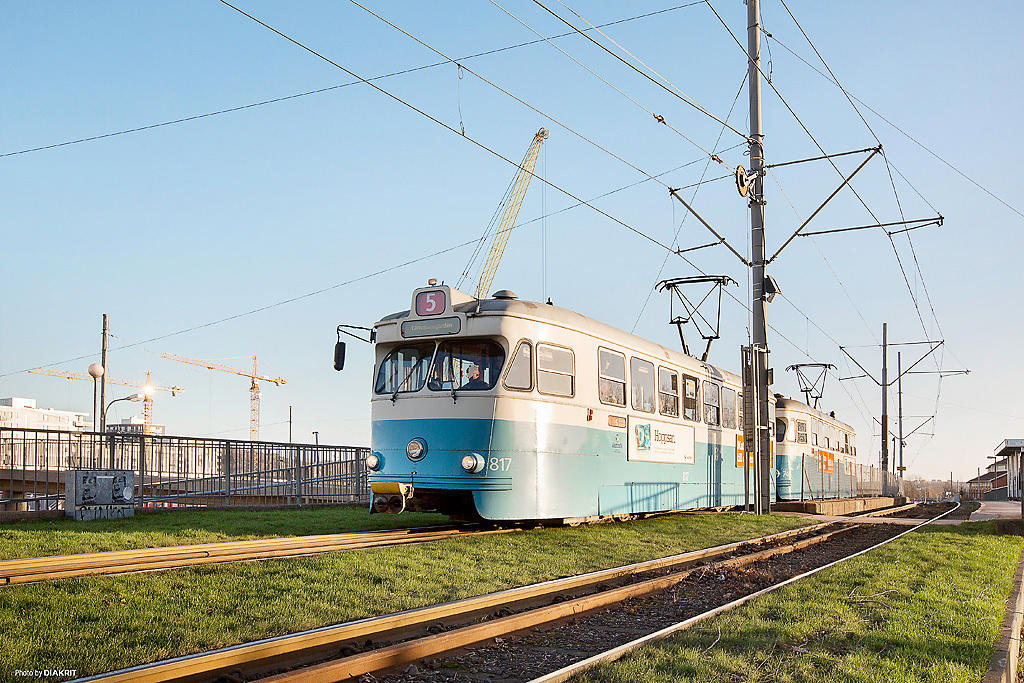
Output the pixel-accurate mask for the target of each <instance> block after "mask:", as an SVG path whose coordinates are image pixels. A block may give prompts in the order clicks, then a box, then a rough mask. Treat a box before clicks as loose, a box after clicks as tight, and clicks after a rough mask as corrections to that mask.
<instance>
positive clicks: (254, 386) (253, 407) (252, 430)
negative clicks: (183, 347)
mask: <svg viewBox="0 0 1024 683" xmlns="http://www.w3.org/2000/svg"><path fill="white" fill-rule="evenodd" d="M162 357H163V358H166V359H167V360H173V361H177V362H179V363H187V364H188V365H198V366H199V367H201V368H206V369H207V370H218V371H220V372H230V373H232V374H234V375H241V376H242V377H248V378H249V379H251V380H252V383H251V384H250V385H249V440H250V441H259V440H260V385H259V384H258V383H257V382H273V383H274V385H275V386H281V385H282V384H287V383H288V382H287V381H286V380H285V378H284V377H267V376H266V375H261V374H259V372H258V371H257V367H256V356H253V357H252V372H249V371H248V370H239V369H238V368H232V367H229V366H227V365H223V364H221V363H214V362H213V361H208V360H201V359H199V358H186V357H185V356H177V355H175V354H173V353H165V354H163V355H162Z"/></svg>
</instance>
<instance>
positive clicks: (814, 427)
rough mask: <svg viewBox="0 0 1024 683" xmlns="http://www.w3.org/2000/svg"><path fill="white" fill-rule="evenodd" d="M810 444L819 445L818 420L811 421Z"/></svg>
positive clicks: (819, 430) (819, 429)
mask: <svg viewBox="0 0 1024 683" xmlns="http://www.w3.org/2000/svg"><path fill="white" fill-rule="evenodd" d="M811 444H812V445H814V446H820V445H821V422H820V421H819V420H811Z"/></svg>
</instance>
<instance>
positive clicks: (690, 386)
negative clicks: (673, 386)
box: [683, 375, 700, 422]
mask: <svg viewBox="0 0 1024 683" xmlns="http://www.w3.org/2000/svg"><path fill="white" fill-rule="evenodd" d="M697 386H698V384H697V378H696V377H690V376H689V375H683V417H685V418H686V419H687V420H693V421H694V422H700V406H699V405H698V401H697Z"/></svg>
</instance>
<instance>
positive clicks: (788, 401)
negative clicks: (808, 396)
mask: <svg viewBox="0 0 1024 683" xmlns="http://www.w3.org/2000/svg"><path fill="white" fill-rule="evenodd" d="M787 409H788V410H799V411H800V412H803V413H809V414H811V415H814V416H815V417H817V418H818V419H819V420H827V421H829V422H833V423H835V424H836V425H838V426H839V427H842V428H844V429H847V430H849V431H850V432H853V431H854V429H853V427H851V426H850V425H848V424H846V423H845V422H843V421H842V420H840V419H839V418H837V417H833V416H832V415H829V414H828V413H826V412H825V411H823V410H818V409H817V408H812V407H811V406H809V405H807V404H806V403H804V402H803V401H801V400H800V399H796V398H786V397H785V396H781V395H779V394H776V395H775V410H776V411H780V410H787Z"/></svg>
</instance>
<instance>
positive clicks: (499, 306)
mask: <svg viewBox="0 0 1024 683" xmlns="http://www.w3.org/2000/svg"><path fill="white" fill-rule="evenodd" d="M478 305H479V307H480V308H479V314H480V315H486V314H491V315H508V316H512V317H517V318H526V319H530V320H538V321H541V322H549V323H552V324H556V325H559V326H562V327H566V328H568V329H574V330H580V331H583V332H585V333H587V334H590V335H592V336H594V337H598V338H601V339H605V340H607V341H608V342H609V343H610V344H614V345H616V346H622V347H626V348H629V349H633V350H635V351H637V352H640V353H644V354H646V355H648V356H654V357H657V358H663V359H665V360H667V361H670V362H672V363H673V364H675V365H682V366H683V367H687V366H690V367H692V366H699V367H705V368H709V369H710V370H709V374H711V375H712V376H714V377H719V378H722V379H729V380H731V381H733V382H735V383H737V384H740V383H741V378H740V376H739V375H737V374H736V373H733V372H730V371H728V370H724V369H722V368H720V367H718V366H716V365H712V364H710V363H704V362H703V361H701V360H700V359H699V358H696V357H694V356H689V355H687V354H685V353H683V352H682V351H678V350H675V349H670V348H668V347H666V346H662V345H661V344H658V343H657V342H653V341H650V340H648V339H645V338H643V337H639V336H637V335H635V334H631V333H629V332H626V331H624V330H620V329H619V328H617V327H613V326H612V325H609V324H607V323H603V322H601V321H599V320H595V319H593V318H589V317H587V316H585V315H582V314H580V313H577V312H576V311H572V310H569V309H568V308H562V307H560V306H555V305H553V304H542V303H538V302H536V301H524V300H522V299H481V300H480V301H479V302H477V301H476V300H473V301H469V302H466V303H460V304H455V305H454V306H453V307H452V308H453V310H455V311H456V312H458V313H475V312H476V311H477V306H478ZM408 316H409V310H408V309H406V310H404V311H397V312H395V313H391V314H390V315H386V316H384V317H383V318H381V319H380V320H379V321H378V322H377V325H380V324H381V323H393V322H395V321H398V320H401V319H402V318H406V317H408ZM683 359H685V360H683Z"/></svg>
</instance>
